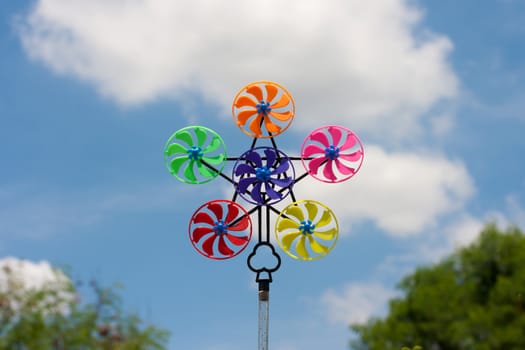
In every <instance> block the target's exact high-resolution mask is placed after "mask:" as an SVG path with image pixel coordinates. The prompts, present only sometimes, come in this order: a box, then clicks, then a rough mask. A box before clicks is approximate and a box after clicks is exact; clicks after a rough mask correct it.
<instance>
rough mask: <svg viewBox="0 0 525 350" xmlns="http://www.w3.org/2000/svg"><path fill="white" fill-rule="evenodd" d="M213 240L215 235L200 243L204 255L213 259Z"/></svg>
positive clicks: (215, 237)
mask: <svg viewBox="0 0 525 350" xmlns="http://www.w3.org/2000/svg"><path fill="white" fill-rule="evenodd" d="M215 239H217V235H212V236H210V237H208V238H206V239H205V240H204V242H202V251H203V252H204V253H206V254H207V255H208V256H210V257H213V256H214V254H213V243H214V242H215Z"/></svg>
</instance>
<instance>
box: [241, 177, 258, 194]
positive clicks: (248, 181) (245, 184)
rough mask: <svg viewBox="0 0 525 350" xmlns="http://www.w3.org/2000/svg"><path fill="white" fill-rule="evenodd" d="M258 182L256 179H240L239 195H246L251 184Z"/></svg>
mask: <svg viewBox="0 0 525 350" xmlns="http://www.w3.org/2000/svg"><path fill="white" fill-rule="evenodd" d="M256 181H257V178H256V177H248V178H246V179H240V180H239V182H238V183H237V191H238V192H239V193H246V191H247V190H248V187H250V185H251V184H253V183H254V182H256Z"/></svg>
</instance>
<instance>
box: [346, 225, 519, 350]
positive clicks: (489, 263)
mask: <svg viewBox="0 0 525 350" xmlns="http://www.w3.org/2000/svg"><path fill="white" fill-rule="evenodd" d="M399 288H400V289H401V290H402V291H403V292H404V293H403V294H404V296H403V297H401V298H397V299H393V300H391V301H390V305H389V306H390V311H389V314H388V315H387V317H386V318H385V319H372V320H370V321H369V322H368V323H367V324H354V325H352V326H351V328H352V329H353V330H354V331H355V332H356V333H357V335H358V339H357V340H355V341H352V342H351V346H352V348H353V349H360V350H361V349H362V350H365V349H366V350H390V349H396V350H398V349H400V348H402V347H403V346H405V345H406V344H420V345H421V346H422V347H423V349H432V350H445V349H458V350H461V349H465V350H467V349H468V350H514V349H516V350H518V349H525V337H524V334H525V333H524V330H525V307H524V306H525V302H524V296H525V237H524V235H523V234H522V232H520V231H519V230H518V229H516V228H513V229H509V230H507V231H506V232H500V231H499V230H498V229H497V228H496V227H495V226H494V225H489V226H487V227H485V229H484V230H483V232H482V233H481V235H480V237H479V239H478V240H477V241H476V242H475V243H474V244H472V245H471V246H469V247H466V248H463V249H461V250H459V251H457V252H456V253H454V254H453V255H451V256H450V257H448V258H447V259H445V260H443V261H442V262H440V263H438V264H437V265H435V266H431V267H421V268H418V269H417V270H416V271H415V272H414V273H412V274H411V275H409V276H407V277H405V278H404V279H403V280H402V281H401V283H400V284H399Z"/></svg>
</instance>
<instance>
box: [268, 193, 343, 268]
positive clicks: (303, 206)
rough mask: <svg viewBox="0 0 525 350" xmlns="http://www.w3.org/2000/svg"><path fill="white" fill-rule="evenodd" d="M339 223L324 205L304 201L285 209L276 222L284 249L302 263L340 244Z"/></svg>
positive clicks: (277, 236)
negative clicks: (337, 243) (338, 239)
mask: <svg viewBox="0 0 525 350" xmlns="http://www.w3.org/2000/svg"><path fill="white" fill-rule="evenodd" d="M338 231H339V224H338V223H337V219H336V217H335V215H334V213H333V212H332V211H331V210H330V209H329V208H328V207H327V206H325V205H324V204H322V203H320V202H317V201H313V200H303V201H297V202H294V203H292V204H290V205H288V206H287V207H285V208H284V209H283V210H282V211H281V214H280V215H279V217H278V218H277V221H276V223H275V236H276V239H277V242H278V244H279V246H280V247H281V249H282V250H283V251H284V252H285V253H286V254H288V255H290V256H291V257H293V258H295V259H299V260H315V259H319V258H321V257H323V256H325V255H326V254H328V253H329V252H330V251H331V250H332V249H333V247H334V246H335V244H336V242H337V237H338Z"/></svg>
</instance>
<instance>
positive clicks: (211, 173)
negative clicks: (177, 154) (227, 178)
mask: <svg viewBox="0 0 525 350" xmlns="http://www.w3.org/2000/svg"><path fill="white" fill-rule="evenodd" d="M197 170H198V171H199V174H201V175H202V176H204V177H214V176H215V175H217V173H216V172H215V171H213V170H212V169H210V168H208V167H207V166H205V165H204V164H202V163H201V162H197Z"/></svg>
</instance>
